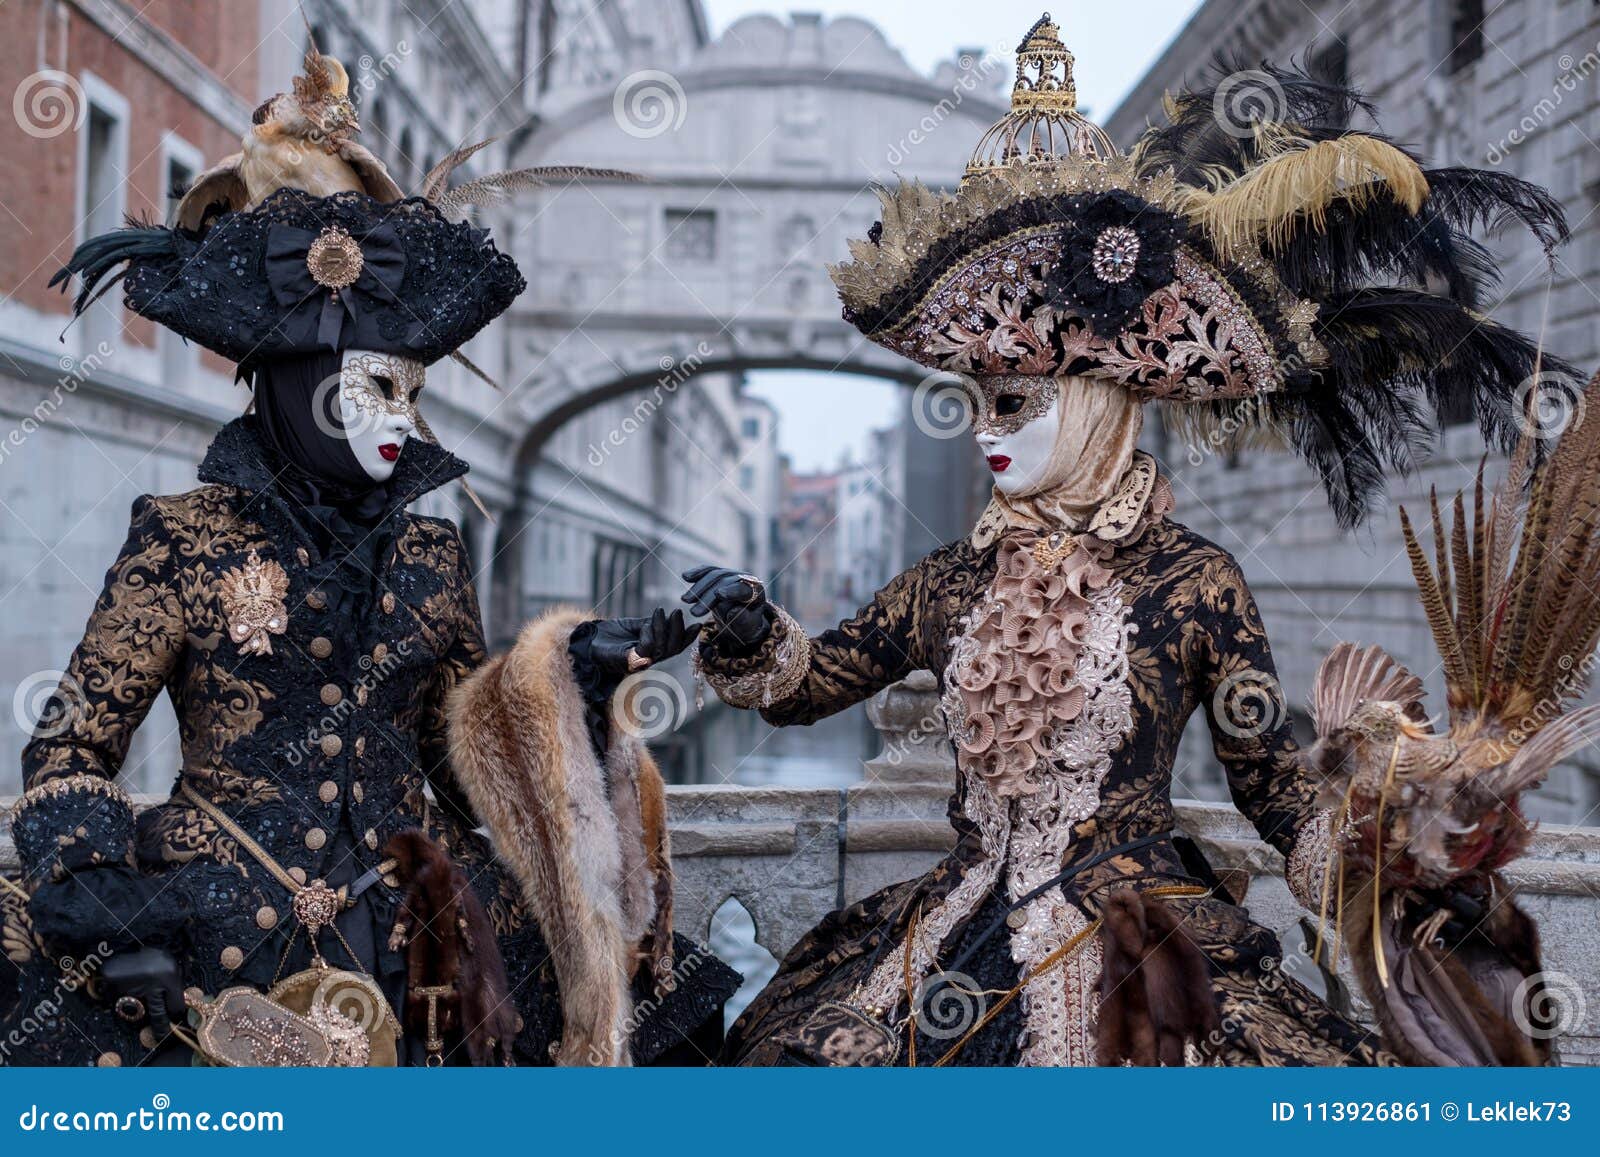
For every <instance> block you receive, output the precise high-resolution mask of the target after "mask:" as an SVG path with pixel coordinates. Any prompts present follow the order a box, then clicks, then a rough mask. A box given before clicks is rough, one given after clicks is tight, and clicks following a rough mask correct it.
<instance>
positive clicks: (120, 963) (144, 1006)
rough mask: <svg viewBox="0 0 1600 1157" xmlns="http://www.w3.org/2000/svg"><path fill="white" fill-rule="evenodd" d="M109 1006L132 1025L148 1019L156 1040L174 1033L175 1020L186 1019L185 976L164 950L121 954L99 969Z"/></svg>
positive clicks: (173, 958)
mask: <svg viewBox="0 0 1600 1157" xmlns="http://www.w3.org/2000/svg"><path fill="white" fill-rule="evenodd" d="M100 987H101V990H102V992H103V993H104V994H105V998H106V1003H108V1004H110V1005H111V1008H112V1010H113V1011H114V1012H115V1013H116V1014H117V1015H118V1016H119V1017H121V1018H122V1019H123V1020H125V1021H127V1022H128V1023H129V1024H141V1023H143V1022H144V1021H146V1020H148V1021H149V1022H150V1028H151V1030H152V1031H153V1032H154V1033H155V1034H156V1040H157V1041H162V1040H165V1039H166V1038H167V1036H168V1034H169V1033H171V1032H172V1019H173V1018H174V1017H177V1018H178V1019H179V1020H182V1019H183V1017H184V1009H185V1005H184V1000H183V974H182V973H181V972H180V971H179V969H178V961H177V958H176V957H174V956H173V955H172V953H170V952H168V951H167V950H166V949H165V948H141V949H140V950H138V951H137V952H120V953H118V954H117V955H115V956H113V957H111V959H109V960H107V961H106V962H105V965H104V966H103V967H102V968H101V970H100Z"/></svg>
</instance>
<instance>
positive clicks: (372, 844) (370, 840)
mask: <svg viewBox="0 0 1600 1157" xmlns="http://www.w3.org/2000/svg"><path fill="white" fill-rule="evenodd" d="M362 838H363V839H365V840H366V841H367V847H369V848H371V849H372V850H373V851H377V850H378V833H377V832H375V831H373V830H372V829H371V828H368V829H367V834H366V835H365V836H363V837H362Z"/></svg>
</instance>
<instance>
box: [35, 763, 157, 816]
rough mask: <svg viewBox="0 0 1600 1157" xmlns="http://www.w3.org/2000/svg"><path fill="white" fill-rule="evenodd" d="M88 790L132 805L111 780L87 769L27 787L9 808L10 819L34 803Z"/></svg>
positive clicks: (62, 797) (128, 798)
mask: <svg viewBox="0 0 1600 1157" xmlns="http://www.w3.org/2000/svg"><path fill="white" fill-rule="evenodd" d="M80 791H82V792H90V793H93V794H96V795H103V796H105V797H106V798H107V799H110V800H113V801H115V802H116V803H121V804H126V805H127V806H128V807H129V808H132V807H133V798H132V797H131V796H129V795H128V793H127V792H125V791H123V790H122V789H121V788H120V787H118V786H117V785H116V784H115V783H113V782H111V780H109V779H107V778H106V777H105V776H103V775H92V774H90V773H89V772H87V771H80V772H78V773H76V774H75V775H66V776H62V777H61V778H59V779H47V780H45V781H44V782H43V783H38V784H35V785H34V786H33V787H31V788H29V789H28V791H27V792H26V793H24V794H23V797H22V798H21V799H19V800H18V801H17V803H16V806H15V807H13V808H12V809H11V818H12V820H17V819H20V818H21V816H22V813H23V812H25V811H27V810H28V809H29V808H30V807H33V806H34V805H35V804H39V803H43V802H44V801H46V800H59V799H64V798H65V797H67V796H69V795H72V794H74V793H76V792H80Z"/></svg>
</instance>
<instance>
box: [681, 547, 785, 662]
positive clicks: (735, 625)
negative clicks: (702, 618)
mask: <svg viewBox="0 0 1600 1157" xmlns="http://www.w3.org/2000/svg"><path fill="white" fill-rule="evenodd" d="M683 581H684V582H686V583H688V584H689V589H688V590H687V591H685V592H684V594H683V601H684V602H686V603H688V604H689V606H690V607H691V608H693V610H694V613H695V614H697V615H710V616H711V617H712V618H713V619H714V620H715V621H716V624H717V632H716V637H717V640H718V641H719V643H720V642H721V641H722V640H723V639H724V637H726V638H727V639H730V640H732V642H733V643H734V644H735V645H736V647H737V648H738V649H742V650H753V649H755V648H756V647H759V646H760V645H761V644H762V643H764V642H766V641H767V636H768V635H770V634H771V633H772V621H773V618H774V617H775V615H774V612H773V610H772V605H771V604H770V603H768V602H767V589H766V587H765V586H763V585H762V583H761V580H760V579H757V578H754V577H752V576H751V575H747V574H744V573H743V572H741V571H736V570H729V569H728V568H726V567H720V566H697V567H695V568H694V569H693V570H686V571H684V572H683Z"/></svg>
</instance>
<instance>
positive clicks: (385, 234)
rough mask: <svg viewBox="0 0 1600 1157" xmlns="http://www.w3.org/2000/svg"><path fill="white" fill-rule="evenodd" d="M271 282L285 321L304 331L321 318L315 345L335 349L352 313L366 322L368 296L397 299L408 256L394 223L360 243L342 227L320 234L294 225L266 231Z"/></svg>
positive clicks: (295, 328)
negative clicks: (363, 315)
mask: <svg viewBox="0 0 1600 1157" xmlns="http://www.w3.org/2000/svg"><path fill="white" fill-rule="evenodd" d="M266 272H267V284H268V285H270V286H271V287H272V296H273V297H274V298H275V299H276V300H277V302H278V304H279V305H281V306H283V307H284V308H285V309H286V310H288V311H289V312H287V313H286V314H285V315H284V317H283V322H282V324H283V325H284V326H285V327H286V328H290V329H292V330H301V329H302V328H303V327H304V326H305V324H306V322H307V321H309V319H310V316H311V315H312V314H313V313H315V314H316V316H317V331H316V344H317V345H319V346H322V347H325V348H327V349H331V350H336V349H339V348H341V347H340V345H339V333H340V330H341V329H342V328H343V326H344V320H345V318H346V317H347V316H348V317H349V319H350V321H351V322H352V323H356V322H359V321H360V320H361V313H360V305H359V303H361V302H363V300H364V299H365V300H367V301H368V302H369V303H370V302H371V301H373V300H381V301H388V302H398V301H399V300H400V298H399V289H400V285H401V283H402V282H403V281H404V280H405V275H406V254H405V250H404V248H402V247H401V244H400V235H399V233H398V232H397V231H396V230H395V229H394V227H393V226H392V225H380V226H378V227H377V228H375V229H373V230H372V231H371V232H369V233H367V234H366V235H365V236H364V237H362V238H361V240H360V241H357V240H356V239H355V238H353V237H351V236H350V234H349V233H346V232H345V231H344V230H343V229H341V228H339V227H338V226H337V225H330V226H328V227H327V228H325V229H323V230H321V231H320V232H313V231H312V230H310V229H301V228H298V227H296V226H293V225H274V226H273V227H272V228H271V229H269V230H268V231H267V253H266Z"/></svg>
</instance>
